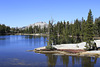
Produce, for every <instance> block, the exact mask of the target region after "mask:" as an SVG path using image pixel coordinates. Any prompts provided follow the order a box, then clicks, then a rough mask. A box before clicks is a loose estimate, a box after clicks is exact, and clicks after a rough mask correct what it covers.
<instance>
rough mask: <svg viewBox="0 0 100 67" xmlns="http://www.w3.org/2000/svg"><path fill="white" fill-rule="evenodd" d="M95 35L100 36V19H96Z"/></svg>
mask: <svg viewBox="0 0 100 67" xmlns="http://www.w3.org/2000/svg"><path fill="white" fill-rule="evenodd" d="M94 28H95V33H96V34H97V35H99V36H100V17H99V18H96V19H95V27H94Z"/></svg>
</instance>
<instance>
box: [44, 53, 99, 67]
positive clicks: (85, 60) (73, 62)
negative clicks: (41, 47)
mask: <svg viewBox="0 0 100 67" xmlns="http://www.w3.org/2000/svg"><path fill="white" fill-rule="evenodd" d="M46 56H47V62H48V67H55V66H58V65H59V64H58V63H59V62H58V61H57V60H59V59H60V63H62V65H63V67H94V65H95V64H96V61H97V58H95V57H76V56H65V55H62V56H57V55H53V54H46ZM57 62H58V63H57Z"/></svg>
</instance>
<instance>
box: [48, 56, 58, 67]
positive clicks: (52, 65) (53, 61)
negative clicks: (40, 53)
mask: <svg viewBox="0 0 100 67" xmlns="http://www.w3.org/2000/svg"><path fill="white" fill-rule="evenodd" d="M46 56H47V62H48V67H55V65H56V62H57V58H58V56H57V55H52V54H46Z"/></svg>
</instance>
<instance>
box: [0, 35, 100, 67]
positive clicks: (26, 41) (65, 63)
mask: <svg viewBox="0 0 100 67" xmlns="http://www.w3.org/2000/svg"><path fill="white" fill-rule="evenodd" d="M46 45H47V37H42V36H28V35H27V36H24V35H6V36H0V67H99V66H100V58H93V57H75V56H65V55H56V54H39V53H35V52H27V50H34V49H35V48H38V47H43V46H46Z"/></svg>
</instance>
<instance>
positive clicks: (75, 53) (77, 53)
mask: <svg viewBox="0 0 100 67" xmlns="http://www.w3.org/2000/svg"><path fill="white" fill-rule="evenodd" d="M33 51H34V52H35V53H41V54H55V55H68V56H85V57H100V51H99V50H97V51H85V50H78V49H74V50H73V49H60V50H59V49H57V50H47V49H45V47H40V48H36V49H34V50H33Z"/></svg>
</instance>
